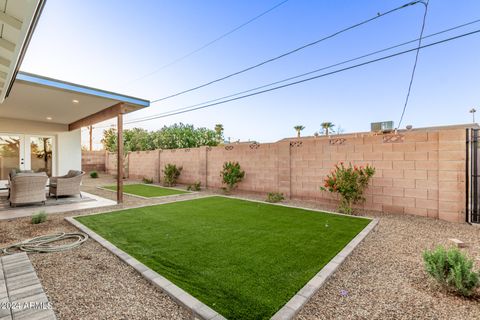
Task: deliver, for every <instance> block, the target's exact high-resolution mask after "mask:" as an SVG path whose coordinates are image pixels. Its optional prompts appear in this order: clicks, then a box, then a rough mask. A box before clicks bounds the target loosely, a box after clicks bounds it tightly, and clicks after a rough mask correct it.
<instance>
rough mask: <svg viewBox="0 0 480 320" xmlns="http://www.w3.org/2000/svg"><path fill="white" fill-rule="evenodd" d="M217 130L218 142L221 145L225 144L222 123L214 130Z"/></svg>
mask: <svg viewBox="0 0 480 320" xmlns="http://www.w3.org/2000/svg"><path fill="white" fill-rule="evenodd" d="M213 130H215V134H216V135H217V139H218V142H219V143H222V142H223V130H224V129H223V124H221V123H218V124H216V125H215V128H214V129H213Z"/></svg>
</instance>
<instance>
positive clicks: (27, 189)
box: [9, 172, 48, 207]
mask: <svg viewBox="0 0 480 320" xmlns="http://www.w3.org/2000/svg"><path fill="white" fill-rule="evenodd" d="M47 180H48V176H47V174H46V173H44V172H41V173H17V174H15V175H12V176H11V177H9V190H10V195H9V201H10V206H12V207H15V206H16V205H17V204H26V203H34V202H42V203H43V204H45V201H46V200H47V197H46V192H45V187H46V185H47Z"/></svg>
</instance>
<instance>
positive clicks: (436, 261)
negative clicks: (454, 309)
mask: <svg viewBox="0 0 480 320" xmlns="http://www.w3.org/2000/svg"><path fill="white" fill-rule="evenodd" d="M423 261H424V263H425V270H426V271H427V272H428V274H430V275H431V276H432V277H433V278H434V279H435V280H437V281H438V283H440V284H441V285H442V286H444V287H446V288H447V289H449V290H451V291H454V292H456V293H458V294H460V295H462V296H470V295H472V293H473V292H474V290H475V288H476V287H477V286H478V285H479V276H480V274H479V272H475V271H473V260H471V259H469V258H468V257H467V256H466V255H465V254H463V253H462V252H461V251H460V250H459V249H457V248H450V249H448V250H447V249H445V248H444V247H441V246H439V247H437V249H435V250H433V251H428V250H426V251H425V252H424V253H423Z"/></svg>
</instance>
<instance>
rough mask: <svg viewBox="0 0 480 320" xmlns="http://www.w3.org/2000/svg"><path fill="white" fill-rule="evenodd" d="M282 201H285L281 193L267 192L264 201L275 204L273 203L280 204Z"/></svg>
mask: <svg viewBox="0 0 480 320" xmlns="http://www.w3.org/2000/svg"><path fill="white" fill-rule="evenodd" d="M282 200H285V197H284V196H283V193H278V192H269V193H268V194H267V199H266V200H265V201H267V202H272V203H275V202H280V201H282Z"/></svg>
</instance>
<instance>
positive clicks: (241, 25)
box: [130, 0, 290, 83]
mask: <svg viewBox="0 0 480 320" xmlns="http://www.w3.org/2000/svg"><path fill="white" fill-rule="evenodd" d="M288 1H290V0H284V1H281V2H279V3H277V4H276V5H274V6H273V7H271V8H270V9H268V10H266V11H263V12H262V13H260V14H259V15H256V16H255V17H253V18H251V19H250V20H248V21H246V22H244V23H242V24H240V25H238V26H237V27H235V28H233V29H232V30H230V31H227V32H225V33H224V34H222V35H220V36H218V37H217V38H215V39H213V40H211V41H209V42H207V43H205V44H204V45H202V46H200V47H198V48H197V49H195V50H193V51H190V52H189V53H187V54H185V55H183V56H181V57H178V58H176V59H174V60H172V61H171V62H169V63H167V64H164V65H163V66H161V67H159V68H157V69H155V70H154V71H152V72H149V73H147V74H145V75H143V76H141V77H139V78H137V79H134V80H132V81H131V82H130V83H132V82H135V81H138V80H142V79H145V78H148V77H150V76H152V75H154V74H155V73H157V72H160V71H161V70H163V69H165V68H168V67H170V66H172V65H174V64H177V63H178V62H180V61H183V60H185V59H186V58H188V57H190V56H192V55H194V54H196V53H198V52H200V51H202V50H203V49H205V48H207V47H209V46H211V45H212V44H214V43H216V42H218V41H220V40H222V39H223V38H226V37H227V36H229V35H231V34H232V33H234V32H236V31H238V30H240V29H242V28H243V27H245V26H247V25H249V24H250V23H252V22H254V21H255V20H258V19H260V18H261V17H263V16H264V15H266V14H268V13H270V12H271V11H273V10H275V9H277V8H278V7H280V6H281V5H283V4H285V3H286V2H288Z"/></svg>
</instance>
